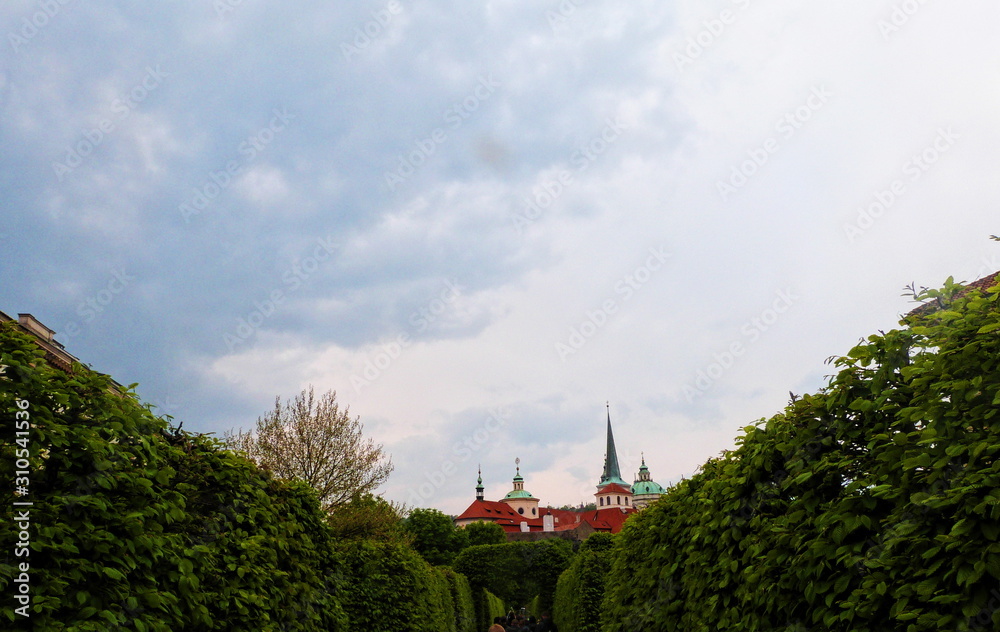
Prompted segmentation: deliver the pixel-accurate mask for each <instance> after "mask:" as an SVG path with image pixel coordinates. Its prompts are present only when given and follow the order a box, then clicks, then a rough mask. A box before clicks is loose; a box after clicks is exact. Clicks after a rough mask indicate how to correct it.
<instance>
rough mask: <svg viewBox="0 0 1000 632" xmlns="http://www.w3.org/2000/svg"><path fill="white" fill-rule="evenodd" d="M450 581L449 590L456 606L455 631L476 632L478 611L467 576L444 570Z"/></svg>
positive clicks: (447, 569) (448, 569) (446, 577)
mask: <svg viewBox="0 0 1000 632" xmlns="http://www.w3.org/2000/svg"><path fill="white" fill-rule="evenodd" d="M442 571H443V573H444V576H445V579H447V581H448V590H449V591H450V592H451V599H452V602H453V603H454V606H455V630H456V631H457V632H476V630H477V627H476V611H475V606H474V605H473V603H472V589H471V587H470V586H469V580H468V579H466V577H465V575H461V574H459V573H456V572H455V571H453V570H452V569H450V568H445V569H442Z"/></svg>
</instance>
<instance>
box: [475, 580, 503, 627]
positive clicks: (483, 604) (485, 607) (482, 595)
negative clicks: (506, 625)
mask: <svg viewBox="0 0 1000 632" xmlns="http://www.w3.org/2000/svg"><path fill="white" fill-rule="evenodd" d="M478 595H479V599H477V600H476V601H477V604H478V607H477V611H478V612H479V615H478V618H477V619H476V620H477V621H478V623H477V628H476V629H478V630H486V629H487V628H489V627H490V625H492V624H493V619H495V618H497V617H503V616H506V614H507V606H506V605H505V604H504V602H503V599H501V598H500V597H497V596H496V595H494V594H493V593H491V592H490V591H488V590H486V589H485V588H480V589H479V591H478Z"/></svg>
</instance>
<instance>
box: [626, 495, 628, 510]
mask: <svg viewBox="0 0 1000 632" xmlns="http://www.w3.org/2000/svg"><path fill="white" fill-rule="evenodd" d="M625 506H626V507H628V496H626V497H625Z"/></svg>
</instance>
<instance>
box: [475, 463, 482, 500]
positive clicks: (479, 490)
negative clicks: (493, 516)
mask: <svg viewBox="0 0 1000 632" xmlns="http://www.w3.org/2000/svg"><path fill="white" fill-rule="evenodd" d="M478 482H479V484H478V485H476V500H483V466H482V465H480V466H479V480H478Z"/></svg>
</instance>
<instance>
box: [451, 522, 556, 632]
mask: <svg viewBox="0 0 1000 632" xmlns="http://www.w3.org/2000/svg"><path fill="white" fill-rule="evenodd" d="M572 557H573V546H572V544H570V543H569V542H568V541H566V540H562V539H556V538H553V539H549V540H541V541H539V542H508V543H505V544H479V545H476V546H470V547H468V548H466V549H464V550H463V551H462V552H461V553H459V554H458V556H457V557H456V558H455V563H454V568H455V570H456V571H458V572H459V573H462V574H463V575H465V576H466V577H468V578H469V584H470V585H471V586H472V590H473V591H477V590H480V589H486V590H487V591H489V592H490V593H492V594H494V595H496V596H497V597H499V598H500V599H501V600H502V601H503V602H504V603H506V604H507V605H509V606H511V607H522V606H525V605H527V603H528V602H529V601H531V600H532V599H533V598H534V597H535V596H536V595H537V596H538V604H539V606H540V607H541V608H542V609H543V610H551V609H552V603H553V600H554V597H555V589H556V583H557V582H558V581H559V575H560V574H561V573H562V572H563V571H564V570H565V569H566V568H567V567H568V566H569V563H570V560H571V559H572ZM478 603H479V604H480V605H479V606H477V610H476V621H478V622H479V624H480V625H482V623H484V622H486V621H489V622H491V623H492V620H493V617H492V616H490V617H487V615H486V613H485V611H484V610H483V605H482V604H483V602H482V601H481V600H480V601H479V602H478ZM494 616H495V615H494Z"/></svg>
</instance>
